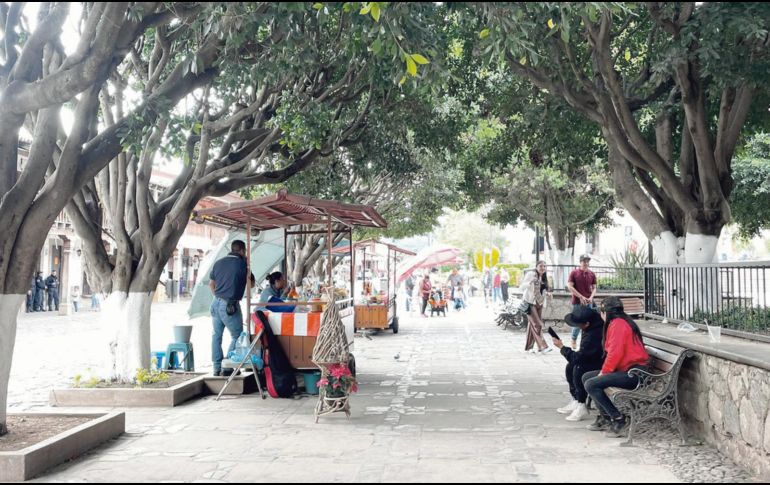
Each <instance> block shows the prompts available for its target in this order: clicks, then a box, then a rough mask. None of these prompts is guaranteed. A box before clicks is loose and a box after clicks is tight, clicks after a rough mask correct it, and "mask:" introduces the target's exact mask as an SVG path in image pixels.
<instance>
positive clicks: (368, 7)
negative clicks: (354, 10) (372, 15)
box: [358, 2, 372, 15]
mask: <svg viewBox="0 0 770 485" xmlns="http://www.w3.org/2000/svg"><path fill="white" fill-rule="evenodd" d="M371 10H372V2H366V3H365V4H364V6H363V8H362V9H361V11H360V12H358V13H359V14H361V15H366V14H368V13H369V12H371Z"/></svg>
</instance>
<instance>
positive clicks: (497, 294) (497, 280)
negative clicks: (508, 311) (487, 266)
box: [492, 269, 503, 303]
mask: <svg viewBox="0 0 770 485" xmlns="http://www.w3.org/2000/svg"><path fill="white" fill-rule="evenodd" d="M502 282H503V277H502V275H501V274H500V270H499V269H497V270H495V277H494V278H493V279H492V302H493V303H497V301H498V300H502V299H503V293H502V291H501V289H500V285H501V284H502Z"/></svg>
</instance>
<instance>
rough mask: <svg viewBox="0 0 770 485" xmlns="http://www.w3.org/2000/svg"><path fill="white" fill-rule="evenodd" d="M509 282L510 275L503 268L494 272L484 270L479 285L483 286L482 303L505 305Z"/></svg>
mask: <svg viewBox="0 0 770 485" xmlns="http://www.w3.org/2000/svg"><path fill="white" fill-rule="evenodd" d="M510 281H511V275H510V273H508V271H507V270H506V269H505V268H498V269H496V270H495V271H494V272H492V270H489V269H485V270H484V274H483V275H482V277H481V284H482V285H483V286H484V302H485V303H487V304H489V302H490V301H491V302H492V303H497V302H498V301H499V302H500V303H505V302H506V301H508V288H509V284H510Z"/></svg>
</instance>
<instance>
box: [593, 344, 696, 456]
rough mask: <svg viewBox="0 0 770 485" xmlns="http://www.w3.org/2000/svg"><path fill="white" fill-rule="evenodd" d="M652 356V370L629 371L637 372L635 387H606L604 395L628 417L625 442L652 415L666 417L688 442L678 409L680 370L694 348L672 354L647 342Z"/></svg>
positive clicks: (629, 442) (631, 372) (628, 443)
mask: <svg viewBox="0 0 770 485" xmlns="http://www.w3.org/2000/svg"><path fill="white" fill-rule="evenodd" d="M645 347H646V348H647V352H648V353H649V354H650V357H651V358H652V362H651V364H652V365H651V366H652V369H653V372H652V373H651V372H646V371H643V370H641V369H631V370H630V371H628V373H629V375H636V376H639V385H638V386H637V387H636V389H633V390H627V389H619V388H609V389H607V395H608V396H609V397H610V399H611V400H612V403H613V404H614V405H615V406H616V407H617V408H618V410H619V411H620V412H622V413H623V414H625V415H626V416H629V417H630V418H631V423H630V426H629V428H628V441H627V442H626V443H624V445H625V446H630V445H632V444H633V439H634V433H635V431H636V430H637V427H638V426H639V425H640V424H642V423H644V422H646V421H650V420H653V419H665V420H667V421H669V422H670V423H671V424H672V425H673V426H675V427H676V428H677V430H678V431H679V436H680V438H681V439H682V444H683V445H686V444H687V438H686V436H685V430H684V426H683V423H682V417H681V415H680V413H679V391H678V386H677V384H678V382H679V373H680V371H681V370H682V366H683V365H684V361H685V360H686V359H687V358H689V357H693V356H694V355H695V352H693V351H692V350H689V349H684V350H682V352H680V353H679V354H672V353H670V352H666V351H665V350H661V349H658V348H655V347H651V346H649V345H646V346H645Z"/></svg>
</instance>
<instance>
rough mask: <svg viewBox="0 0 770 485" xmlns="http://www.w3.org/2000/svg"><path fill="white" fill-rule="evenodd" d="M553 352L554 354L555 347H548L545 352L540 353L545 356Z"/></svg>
mask: <svg viewBox="0 0 770 485" xmlns="http://www.w3.org/2000/svg"><path fill="white" fill-rule="evenodd" d="M551 352H553V347H546V348H544V349H543V350H541V351H540V353H541V354H543V355H545V354H550V353H551Z"/></svg>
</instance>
